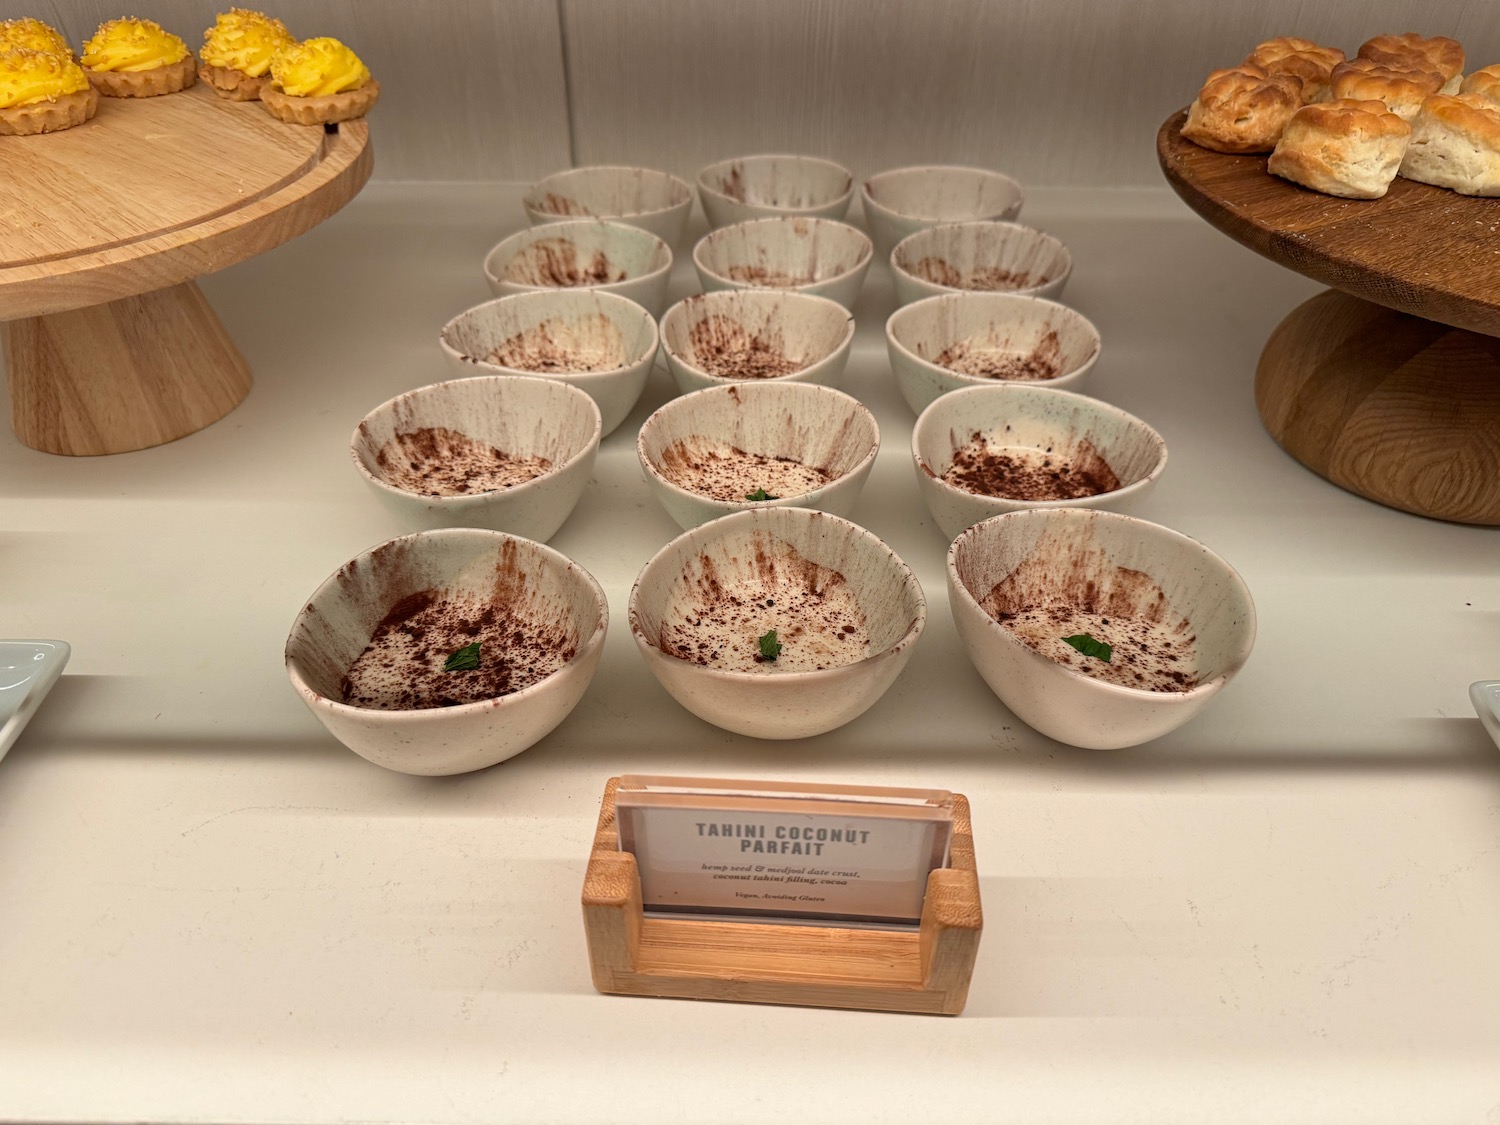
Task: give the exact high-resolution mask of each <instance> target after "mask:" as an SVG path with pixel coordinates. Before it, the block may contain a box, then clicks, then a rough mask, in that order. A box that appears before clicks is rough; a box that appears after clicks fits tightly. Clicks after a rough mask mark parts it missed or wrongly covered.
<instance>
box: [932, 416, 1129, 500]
mask: <svg viewBox="0 0 1500 1125" xmlns="http://www.w3.org/2000/svg"><path fill="white" fill-rule="evenodd" d="M942 479H943V480H945V481H947V482H948V483H949V484H951V485H953V486H954V487H955V488H961V489H963V490H964V491H965V492H973V493H976V494H977V495H980V496H1002V497H1005V498H1006V499H1008V500H1077V499H1080V498H1082V497H1084V496H1098V495H1100V494H1101V493H1105V492H1113V491H1114V490H1115V489H1117V488H1119V487H1120V478H1119V477H1118V476H1116V475H1115V472H1114V470H1113V469H1111V468H1110V467H1109V463H1108V462H1107V461H1105V460H1104V458H1103V457H1102V456H1100V454H1099V451H1098V450H1097V449H1096V448H1095V447H1094V445H1093V443H1092V442H1090V441H1088V440H1087V439H1084V440H1081V441H1079V442H1078V444H1077V446H1076V448H1073V449H1063V450H1057V449H1033V448H1030V447H1028V446H1006V445H1001V444H998V443H996V442H994V441H992V440H991V439H990V438H989V437H987V436H986V435H985V434H983V433H980V432H978V431H975V432H974V434H973V435H972V436H971V437H970V438H969V441H968V444H966V445H964V446H962V447H961V448H959V449H956V450H954V453H953V464H952V466H951V467H950V468H949V469H948V471H947V472H945V473H944V474H943V477H942Z"/></svg>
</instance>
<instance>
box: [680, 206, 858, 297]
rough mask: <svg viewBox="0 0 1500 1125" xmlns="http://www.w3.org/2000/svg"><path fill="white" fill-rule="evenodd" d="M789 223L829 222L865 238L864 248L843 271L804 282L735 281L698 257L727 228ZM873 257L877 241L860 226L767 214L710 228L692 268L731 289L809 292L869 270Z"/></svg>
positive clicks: (696, 250)
mask: <svg viewBox="0 0 1500 1125" xmlns="http://www.w3.org/2000/svg"><path fill="white" fill-rule="evenodd" d="M787 223H827V224H829V225H831V226H836V227H842V228H844V229H845V230H847V231H850V232H852V233H854V234H857V235H859V237H860V239H862V240H863V242H864V247H863V249H862V251H861V253H860V255H859V258H858V259H857V260H856V261H855V263H854V264H853V265H852V266H850V267H849V268H848V269H846V270H844V271H843V272H842V273H836V274H830V275H829V276H828V277H819V278H815V279H814V280H812V281H809V282H808V283H807V284H805V285H747V284H746V283H745V282H743V281H735V280H734V279H733V278H731V277H725V276H724V275H723V274H722V273H719V272H718V270H713V269H710V268H709V267H708V266H706V265H704V264H703V260H702V259H701V258H700V257H699V255H700V254H701V253H702V252H703V248H704V247H705V246H707V245H708V244H709V243H710V242H712V241H713V240H714V239H716V238H721V237H725V232H726V231H732V230H740V229H742V228H744V227H760V226H770V225H776V226H784V225H786V224H787ZM874 258H875V243H874V242H872V241H871V240H870V236H869V235H868V234H866V233H865V232H864V231H862V230H860V229H859V228H858V227H856V226H854V225H852V224H850V223H846V222H843V221H841V220H839V219H818V218H814V217H813V216H811V215H767V216H766V217H765V218H763V219H746V220H745V221H744V222H742V223H730V224H729V225H728V226H723V227H719V228H718V229H717V230H711V231H709V232H708V233H707V234H705V235H704V236H703V237H702V238H700V239H699V240H698V241H697V243H695V244H694V246H693V267H694V268H695V269H698V270H701V271H703V272H704V273H706V274H707V275H708V276H709V277H711V278H713V279H714V280H715V281H717V282H719V283H720V284H722V285H724V286H726V287H727V288H729V289H763V290H766V291H768V292H772V293H806V290H808V289H812V288H814V287H816V286H820V285H836V284H837V283H838V282H840V281H847V280H848V279H849V278H851V277H854V276H855V275H856V274H858V273H859V272H860V271H861V270H865V269H868V268H869V266H870V263H871V262H872V261H874ZM806 295H807V296H809V297H816V296H819V294H817V293H807V294H806ZM835 304H837V302H835Z"/></svg>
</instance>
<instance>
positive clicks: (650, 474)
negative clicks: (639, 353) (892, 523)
mask: <svg viewBox="0 0 1500 1125" xmlns="http://www.w3.org/2000/svg"><path fill="white" fill-rule="evenodd" d="M840 307H842V306H840ZM748 385H749V386H752V387H757V386H767V387H773V386H774V387H805V388H807V390H805V391H803V390H798V391H791V392H782V391H773V392H771V393H772V394H782V393H790V394H792V395H793V396H794V397H795V396H798V395H801V396H803V397H806V396H807V394H808V392H809V391H815V392H818V393H819V394H833V395H837V396H838V397H839V398H841V399H847V400H848V401H849V402H851V403H853V404H854V406H855V409H854V410H852V411H851V412H850V413H851V414H853V415H854V416H855V417H865V418H868V419H869V422H870V429H871V430H872V431H873V432H874V440H873V441H872V442H871V443H870V450H869V452H868V453H866V454H865V455H864V456H863V457H861V458H860V460H859V463H858V464H857V465H855V466H854V467H853V468H851V469H849V470H848V471H847V472H843V473H840V474H839V475H838V476H836V477H834V478H833V479H832V480H830V481H828V482H826V483H824V484H820V485H819V486H818V487H817V488H810V489H808V490H807V491H806V492H799V493H797V494H796V495H794V496H778V497H777V498H776V499H775V500H774V501H772V500H715V499H714V498H713V497H711V496H704V495H703V494H702V493H699V492H694V491H692V490H691V489H688V488H683V487H682V485H680V484H678V483H676V482H675V481H672V480H668V479H667V477H666V476H665V475H663V473H662V472H661V470H660V469H658V468H657V467H656V462H655V461H654V460H652V458H651V457H650V456H649V455H648V454H647V453H646V448H645V442H646V433H647V431H648V430H650V429H651V427H652V425H653V423H656V420H657V418H658V417H660V416H662V415H665V414H668V413H672V412H674V411H676V410H681V409H683V407H682V405H681V404H682V403H684V402H686V401H687V400H688V399H693V398H697V397H698V396H699V395H727V394H729V391H730V387H733V388H734V389H735V390H736V391H739V392H740V393H743V388H744V387H745V386H746V384H744V383H730V384H728V385H726V386H722V387H702V388H700V389H699V390H696V391H689V392H688V393H687V394H683V395H678V396H677V397H676V398H673V399H668V400H667V401H666V402H664V403H663V404H662V405H661V406H659V407H657V408H656V409H655V410H653V411H652V412H651V416H650V417H649V418H647V419H646V420H645V421H644V422H642V423H641V429H640V432H639V433H637V434H636V437H635V455H636V459H637V460H638V461H640V463H641V470H642V471H643V472H645V474H646V476H647V478H648V479H649V480H650V481H651V483H652V484H654V485H660V486H661V487H662V488H664V489H665V490H666V491H667V492H668V493H670V494H672V495H674V496H680V497H682V498H684V499H686V500H691V501H693V502H694V503H698V504H711V505H713V506H714V507H720V506H722V507H723V514H724V515H729V514H731V513H733V512H747V511H755V510H758V509H759V508H760V507H761V506H769V505H771V504H775V505H776V506H778V507H782V508H806V507H809V505H807V504H796V503H792V501H795V500H805V499H807V498H809V497H816V496H817V495H818V494H819V493H822V492H826V491H827V490H828V489H830V488H833V487H834V486H835V485H838V484H840V483H842V482H844V481H847V480H848V479H849V478H850V477H853V476H856V475H858V474H859V473H862V472H867V471H868V470H869V469H870V467H871V466H873V465H874V464H875V458H876V456H877V455H878V454H879V453H880V423H879V422H878V421H877V420H876V418H875V415H874V413H873V412H872V411H871V410H870V408H869V407H868V406H866V405H865V404H864V403H862V402H860V401H859V399H857V398H855V397H854V396H853V395H851V394H849V393H848V392H847V391H841V390H839V389H838V388H837V387H825V386H824V385H823V384H821V383H787V382H784V381H780V380H776V379H766V380H756V381H755V382H753V383H750V384H748ZM752 393H757V394H758V393H759V392H752ZM693 436H695V437H697V436H700V435H697V434H694V435H693ZM783 501H785V503H783ZM818 510H819V511H821V510H822V509H818ZM823 514H824V515H830V514H832V513H829V512H824V513H823ZM713 518H715V519H717V518H718V517H713ZM707 522H710V521H708V520H705V521H702V523H707ZM702 523H699V524H698V526H700V527H701V526H702ZM653 647H655V646H653Z"/></svg>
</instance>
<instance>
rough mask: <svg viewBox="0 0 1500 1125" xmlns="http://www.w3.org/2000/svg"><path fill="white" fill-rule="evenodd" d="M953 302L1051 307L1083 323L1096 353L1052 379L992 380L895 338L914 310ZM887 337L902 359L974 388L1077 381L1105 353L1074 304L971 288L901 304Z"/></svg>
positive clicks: (1090, 323)
mask: <svg viewBox="0 0 1500 1125" xmlns="http://www.w3.org/2000/svg"><path fill="white" fill-rule="evenodd" d="M952 300H960V301H989V302H1001V303H1006V304H1009V303H1014V302H1017V301H1030V302H1033V303H1035V304H1040V305H1047V306H1049V307H1051V308H1054V309H1059V310H1061V311H1062V312H1063V313H1064V314H1065V315H1066V316H1068V317H1073V318H1076V319H1077V320H1078V321H1080V322H1082V324H1083V325H1084V326H1085V327H1086V328H1087V329H1088V330H1089V332H1090V334H1091V335H1092V336H1093V337H1094V350H1093V352H1092V353H1091V354H1090V355H1089V357H1088V358H1087V359H1086V360H1084V361H1083V362H1082V363H1080V364H1079V365H1078V366H1077V367H1070V368H1069V369H1068V370H1066V371H1063V372H1060V373H1058V374H1056V375H1054V376H1052V378H1050V379H992V378H989V377H988V376H985V375H969V374H967V373H965V372H963V371H954V370H953V368H951V367H944V366H943V365H942V364H940V363H933V362H932V360H930V359H923V358H922V357H921V356H919V355H918V354H917V353H916V352H914V351H912V350H911V348H909V347H907V346H906V344H905V342H904V341H902V340H901V339H900V338H899V337H898V336H897V335H896V328H895V326H896V322H897V321H898V320H900V319H901V318H902V317H909V316H915V315H916V314H915V313H914V312H912V310H913V309H920V308H922V307H923V306H924V305H926V304H928V303H929V302H932V301H952ZM885 338H886V342H887V343H888V344H889V345H890V346H892V347H894V348H896V349H897V350H898V351H899V352H900V353H901V355H902V357H903V358H905V359H909V360H911V362H913V363H915V364H917V365H918V366H919V367H923V368H926V369H927V370H928V371H933V372H936V373H937V374H938V375H940V376H942V377H943V378H946V379H955V380H958V381H959V382H961V383H963V384H964V385H965V386H975V387H989V386H994V385H995V384H997V383H1023V384H1025V385H1026V386H1028V387H1049V386H1052V385H1053V384H1056V383H1058V382H1060V381H1061V380H1063V379H1075V378H1077V377H1078V376H1080V375H1082V374H1084V373H1085V372H1087V371H1088V370H1089V369H1091V368H1092V367H1093V366H1094V364H1096V363H1097V362H1099V356H1100V353H1101V352H1102V351H1103V350H1104V345H1103V341H1102V340H1101V339H1100V336H1099V329H1098V328H1096V327H1094V322H1093V321H1092V320H1090V319H1089V318H1088V317H1086V316H1084V315H1083V314H1082V313H1081V312H1079V311H1078V310H1077V309H1075V308H1073V307H1072V306H1071V305H1065V304H1063V303H1062V302H1061V301H1054V300H1052V299H1051V298H1050V297H1031V296H1027V295H1026V294H1024V293H976V292H975V291H973V290H971V289H955V290H953V291H952V292H951V293H934V294H933V295H932V296H931V297H923V298H922V299H921V300H920V301H913V302H911V304H909V305H902V306H901V307H900V308H898V309H897V310H896V311H895V312H893V313H891V315H890V316H889V317H887V318H886V322H885ZM955 389H957V388H955ZM1054 389H1057V390H1060V389H1062V388H1058V387H1054ZM947 393H949V394H951V393H952V392H951V391H950V392H947Z"/></svg>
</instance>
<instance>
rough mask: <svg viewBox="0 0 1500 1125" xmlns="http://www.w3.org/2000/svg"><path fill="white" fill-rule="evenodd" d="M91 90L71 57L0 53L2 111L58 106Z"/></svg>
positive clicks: (16, 51)
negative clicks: (66, 98) (62, 100)
mask: <svg viewBox="0 0 1500 1125" xmlns="http://www.w3.org/2000/svg"><path fill="white" fill-rule="evenodd" d="M88 88H89V80H88V76H87V75H86V74H84V73H83V68H82V67H80V66H79V65H78V64H77V63H76V62H74V61H73V60H72V58H70V57H67V56H64V55H58V54H53V53H52V52H49V51H32V50H26V49H24V48H15V49H12V50H9V51H4V52H3V53H0V109H15V108H19V107H20V106H26V105H35V104H36V103H37V102H55V101H56V100H57V99H58V98H60V97H63V96H64V95H65V94H76V93H79V92H81V91H83V90H87V89H88Z"/></svg>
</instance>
